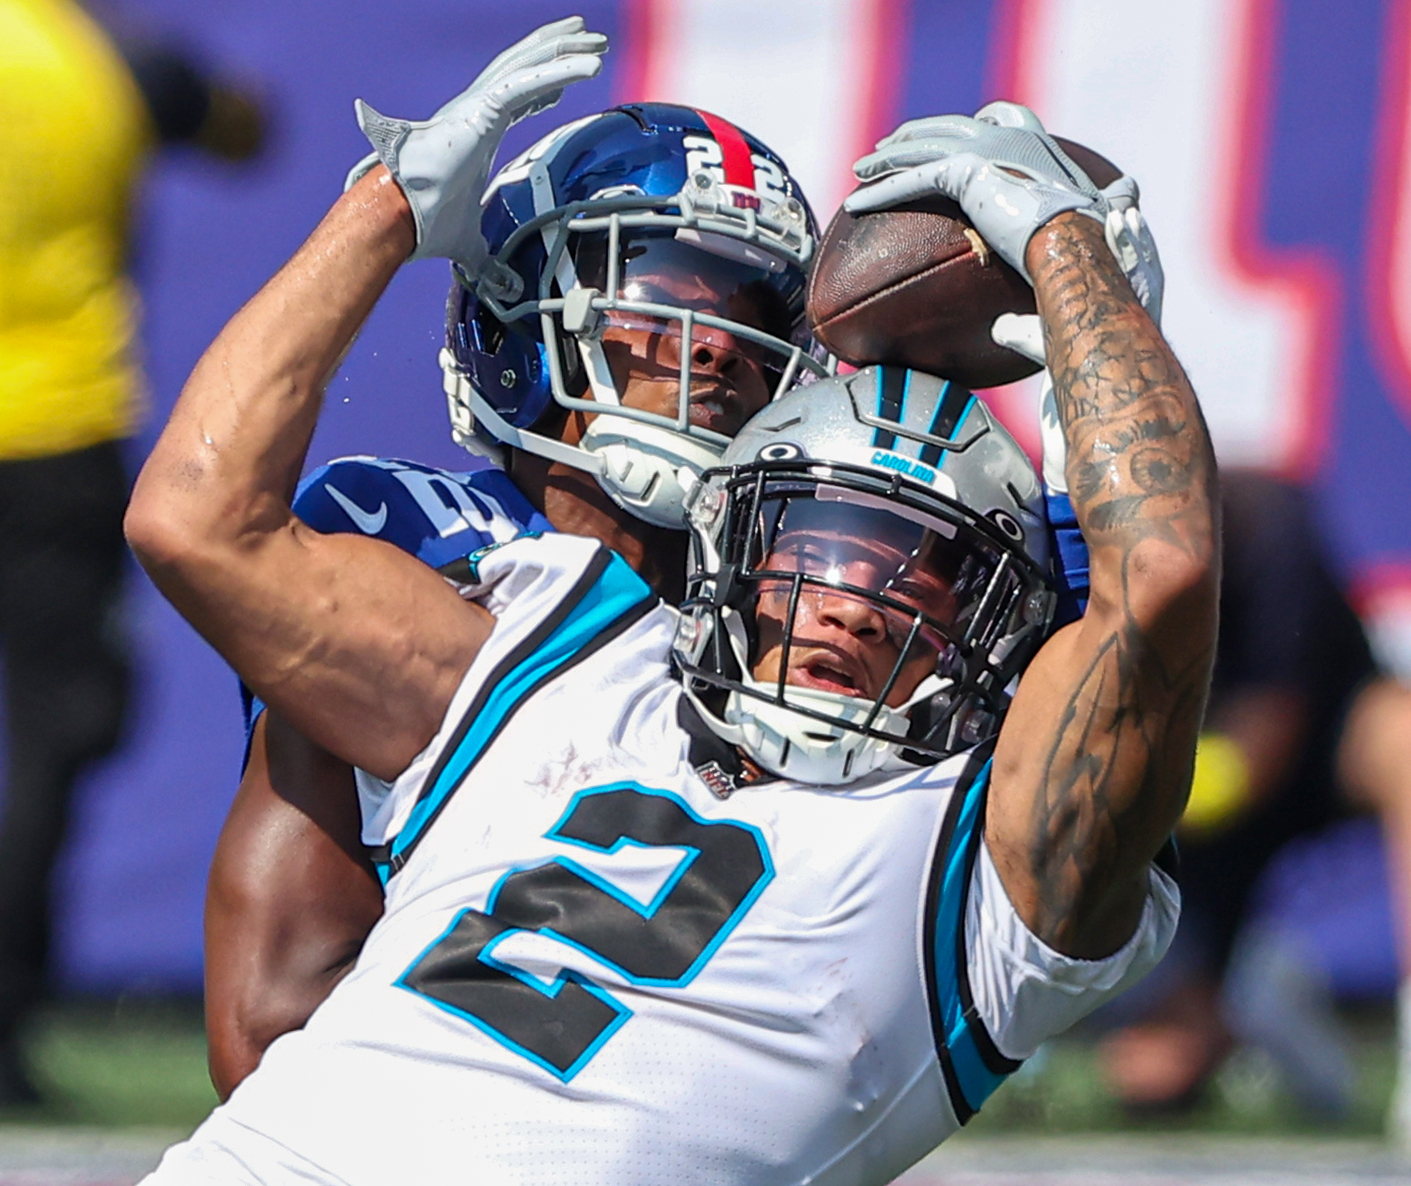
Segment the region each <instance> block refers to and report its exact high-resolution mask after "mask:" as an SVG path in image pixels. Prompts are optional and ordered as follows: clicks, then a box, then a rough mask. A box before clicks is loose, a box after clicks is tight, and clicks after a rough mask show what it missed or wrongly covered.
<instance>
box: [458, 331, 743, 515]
mask: <svg viewBox="0 0 1411 1186" xmlns="http://www.w3.org/2000/svg"><path fill="white" fill-rule="evenodd" d="M441 371H442V376H443V386H444V388H445V392H446V401H447V404H448V406H449V409H450V414H451V436H452V438H453V439H454V440H455V442H456V443H457V444H458V445H460V446H461V447H462V448H464V449H467V450H469V451H470V452H472V453H478V454H481V455H483V456H486V457H489V458H490V459H491V460H492V461H494V462H495V463H496V464H498V465H502V464H503V457H502V456H501V455H500V450H499V449H497V448H496V447H494V446H490V445H487V444H486V443H485V442H484V440H483V439H482V438H481V437H480V435H479V434H478V433H477V431H476V427H477V424H478V425H480V426H483V427H484V429H485V430H486V431H487V432H488V433H489V434H490V435H491V436H492V437H494V438H495V440H497V441H499V442H500V443H501V445H508V446H510V447H511V448H514V449H521V450H523V451H524V452H525V453H533V454H534V455H535V456H537V457H544V458H547V459H548V460H549V461H557V462H561V463H562V464H564V465H571V466H573V467H574V468H575V469H581V470H585V471H586V472H588V473H590V474H592V475H593V476H594V477H595V478H597V480H598V485H600V486H601V487H602V488H603V489H604V490H605V491H606V492H607V495H608V497H609V498H611V499H612V500H613V502H615V503H617V505H618V506H620V507H622V508H623V510H625V511H629V512H630V513H631V514H633V515H635V516H636V517H637V518H639V519H642V520H644V521H645V522H647V523H650V524H652V525H653V526H654V527H667V528H670V529H672V530H674V531H684V530H685V529H686V510H685V505H684V504H685V501H686V495H687V494H688V493H689V492H690V491H691V489H692V487H694V486H695V484H696V480H697V478H698V476H699V475H700V474H701V472H702V471H703V470H707V469H709V468H710V467H711V466H713V465H716V464H718V463H719V461H720V455H721V454H722V453H723V452H724V451H725V445H724V443H721V444H719V445H717V444H714V443H712V442H710V441H705V440H701V439H700V438H698V437H693V436H687V435H686V434H684V433H681V432H676V431H674V430H672V429H669V428H662V427H660V426H658V425H655V424H644V423H642V422H641V421H640V420H629V419H628V418H627V417H626V416H617V415H613V414H612V412H611V408H612V407H613V406H615V405H616V403H617V400H616V393H613V398H612V399H611V401H608V400H603V401H601V402H602V403H603V405H604V407H605V408H607V409H609V410H608V411H606V412H604V413H602V414H599V415H597V416H595V417H594V418H593V422H592V423H591V424H590V425H589V426H588V429H587V431H586V432H585V433H584V434H583V439H582V441H581V442H580V443H579V444H577V445H568V444H565V443H564V442H562V441H556V440H554V439H553V438H552V437H546V436H544V435H543V434H541V433H537V432H534V431H532V430H531V429H527V428H515V427H514V426H513V425H511V424H510V423H509V422H508V421H506V420H505V419H504V418H503V417H501V416H500V414H499V413H498V412H496V411H495V409H494V408H492V407H491V406H490V405H489V403H487V402H486V400H485V398H484V397H483V396H482V395H481V394H480V393H479V392H478V391H476V390H475V387H474V386H473V385H472V384H471V382H470V379H469V378H468V377H467V376H466V375H465V373H464V372H462V371H461V370H460V369H459V368H457V366H456V365H455V359H454V358H453V357H452V356H451V353H450V351H448V350H442V351H441Z"/></svg>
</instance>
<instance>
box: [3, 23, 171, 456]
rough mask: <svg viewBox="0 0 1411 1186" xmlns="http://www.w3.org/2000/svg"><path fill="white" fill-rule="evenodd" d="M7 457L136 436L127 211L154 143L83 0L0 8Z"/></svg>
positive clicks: (134, 93) (143, 112)
mask: <svg viewBox="0 0 1411 1186" xmlns="http://www.w3.org/2000/svg"><path fill="white" fill-rule="evenodd" d="M0 128H4V130H5V131H4V148H3V150H0V459H15V458H26V457H44V456H49V455H52V454H55V453H65V452H69V451H71V450H74V449H81V448H84V447H86V446H89V445H94V444H97V443H99V442H102V441H108V440H113V439H116V438H119V437H123V436H126V435H128V434H129V433H131V432H132V430H133V428H134V427H135V423H136V420H137V416H138V413H139V411H140V403H141V394H140V385H139V379H138V375H137V371H136V368H135V366H134V364H133V361H132V359H131V356H130V345H131V340H132V334H133V328H134V323H135V320H136V313H137V303H136V297H135V295H134V293H133V291H132V288H131V286H130V285H129V283H128V281H127V279H126V277H125V274H124V269H125V263H126V259H125V255H126V244H127V222H128V205H129V200H130V197H131V193H132V188H133V183H134V182H135V180H136V178H137V174H138V172H139V170H140V169H141V166H142V163H143V158H144V156H145V154H146V152H147V150H148V148H149V147H150V146H151V144H152V143H153V135H154V134H153V131H152V126H151V120H150V116H149V115H148V113H147V109H146V107H145V105H144V103H143V100H142V96H141V94H140V93H139V91H138V89H137V85H136V83H135V82H134V81H133V79H132V76H131V74H130V73H129V72H128V70H127V67H126V65H125V64H124V62H123V60H122V58H121V57H120V56H119V55H118V52H117V51H116V49H114V48H113V46H112V44H111V43H110V42H109V41H108V39H107V37H106V36H104V34H103V33H102V31H101V30H100V29H98V28H97V26H96V25H94V23H93V22H92V21H91V20H90V19H89V18H88V16H87V15H85V13H84V12H83V11H82V9H80V8H79V7H78V5H77V4H75V3H72V2H71V0H0Z"/></svg>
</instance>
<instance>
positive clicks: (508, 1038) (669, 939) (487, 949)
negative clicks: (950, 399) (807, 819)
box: [395, 781, 774, 1083]
mask: <svg viewBox="0 0 1411 1186" xmlns="http://www.w3.org/2000/svg"><path fill="white" fill-rule="evenodd" d="M609 797H610V798H609ZM642 811H646V812H647V813H648V814H647V815H646V816H643V814H642ZM634 816H635V818H634ZM585 817H586V818H585ZM595 829H596V831H597V833H598V834H597V836H596V837H595V836H594V831H595ZM716 829H728V831H717V830H716ZM629 830H635V831H636V832H637V833H638V834H637V835H629ZM652 832H655V833H656V836H657V838H656V839H655V840H653V839H647V838H644V837H643V835H642V834H641V833H652ZM673 832H679V833H682V835H680V836H674V835H672V833H673ZM544 836H545V838H546V839H549V840H554V841H557V842H559V843H563V844H571V845H577V846H580V847H583V848H587V849H589V850H591V851H594V852H600V853H609V854H610V853H613V852H617V851H618V850H620V849H621V848H623V847H624V846H626V845H629V844H630V845H635V846H638V847H643V848H660V847H672V848H684V849H685V850H686V856H685V857H684V858H683V859H682V861H681V862H680V864H679V865H678V866H677V868H676V869H675V870H674V871H673V872H672V873H671V875H670V876H668V878H667V879H666V882H665V883H664V884H663V885H662V886H661V888H660V889H659V890H658V891H657V893H656V894H655V895H654V896H653V899H652V901H651V902H649V903H647V904H646V905H645V906H643V905H642V903H640V902H638V901H637V900H636V899H634V898H631V897H630V896H628V895H627V894H625V893H623V892H622V891H621V890H620V889H618V888H617V887H616V886H614V885H613V884H612V883H611V882H609V881H607V880H605V879H604V878H602V877H601V876H599V875H598V874H596V873H593V872H592V871H590V870H588V869H586V868H584V867H583V866H582V865H580V864H579V863H578V862H577V861H574V860H572V859H571V858H567V857H554V858H552V859H551V860H549V861H544V862H539V863H538V864H535V865H530V866H524V867H520V868H515V869H511V870H508V871H507V872H506V873H505V874H503V875H502V876H501V877H500V879H499V880H498V881H497V882H496V883H495V886H494V888H493V889H492V890H491V891H490V894H489V896H488V897H487V899H486V904H485V910H484V911H478V910H475V909H474V908H467V909H465V910H462V911H460V912H459V913H457V915H456V916H455V918H454V919H453V920H452V921H451V924H450V925H449V926H448V927H447V928H446V929H445V930H444V931H443V932H442V933H441V934H440V935H439V936H438V937H437V938H436V940H435V941H434V942H432V943H431V944H429V945H428V946H427V947H426V948H425V950H423V951H422V953H421V954H420V955H419V956H417V958H416V959H415V960H414V961H412V964H411V965H410V966H409V967H408V968H407V970H406V971H405V972H403V973H402V975H401V976H400V977H399V978H398V979H397V981H396V982H395V983H396V985H397V987H399V988H404V989H406V990H407V991H409V992H412V993H415V994H416V995H417V996H419V997H421V998H423V999H424V1000H427V1001H429V1002H430V1003H431V1004H432V1005H434V1006H436V1007H437V1008H439V1009H442V1010H443V1011H445V1012H447V1013H450V1014H452V1015H453V1016H455V1017H457V1018H459V1019H460V1020H462V1021H465V1022H467V1023H469V1024H470V1025H472V1026H474V1027H475V1028H476V1029H479V1030H480V1031H481V1032H482V1033H485V1034H486V1035H488V1036H489V1037H491V1038H492V1039H494V1040H495V1041H496V1042H498V1043H499V1044H500V1045H502V1046H504V1047H506V1048H507V1049H509V1050H512V1051H513V1052H514V1053H516V1054H518V1055H520V1056H521V1057H523V1058H526V1059H528V1060H529V1061H530V1062H532V1063H534V1064H535V1065H536V1066H539V1067H541V1068H542V1069H544V1070H546V1071H548V1072H549V1073H550V1074H552V1075H554V1076H555V1077H556V1078H558V1079H560V1080H561V1081H563V1082H565V1083H566V1082H568V1081H569V1080H570V1079H572V1078H573V1077H574V1076H575V1075H576V1074H578V1072H579V1071H581V1070H582V1069H583V1067H584V1066H586V1065H587V1063H588V1062H590V1061H591V1060H592V1058H593V1056H594V1055H596V1054H597V1052H598V1051H599V1050H600V1049H602V1047H603V1045H604V1044H605V1043H606V1042H607V1041H608V1040H609V1039H610V1038H611V1037H612V1035H613V1034H615V1033H616V1032H617V1031H618V1029H620V1028H621V1027H622V1026H623V1025H624V1024H626V1022H627V1021H628V1019H629V1018H630V1017H631V1016H632V1010H631V1009H629V1008H628V1007H627V1006H626V1005H624V1004H623V1003H622V1002H621V1001H619V1000H618V999H617V998H616V997H615V996H614V995H613V994H612V993H611V992H610V991H608V990H607V989H606V988H604V987H603V986H602V985H600V984H598V983H597V982H596V981H594V980H593V979H591V978H590V977H588V976H586V975H584V974H582V973H580V972H576V971H574V970H571V969H567V968H560V969H559V972H558V975H557V977H556V978H555V979H554V981H553V982H552V983H549V984H546V983H545V982H544V981H543V980H540V979H539V978H538V977H536V976H532V975H530V974H529V973H526V972H524V971H522V970H521V969H519V968H517V967H515V966H514V965H513V964H509V963H506V962H504V961H501V960H498V959H496V958H495V957H494V949H495V948H496V947H497V946H498V945H499V943H500V942H501V941H502V940H504V939H505V938H507V937H508V936H509V935H511V934H514V933H517V932H519V931H530V932H533V933H538V934H542V935H547V936H548V937H549V938H551V939H553V940H555V941H556V942H559V943H563V944H565V945H566V946H569V947H572V948H574V949H575V950H578V951H581V952H583V953H584V954H586V955H587V956H589V957H590V958H591V959H592V960H594V961H595V962H596V963H598V964H601V965H602V966H604V967H607V968H611V969H612V970H613V971H614V972H616V973H617V974H618V975H620V976H621V977H622V978H623V979H624V980H626V981H627V982H628V983H629V984H633V985H644V986H653V987H666V988H679V987H683V986H685V985H686V984H689V983H690V982H691V981H692V980H693V979H695V977H696V976H697V975H699V973H700V972H701V970H702V969H703V968H704V967H705V965H706V964H707V963H709V962H710V960H711V958H712V957H713V956H714V955H715V953H716V951H718V950H719V948H720V945H721V944H722V943H724V942H725V940H726V939H727V938H729V936H730V934H731V933H732V932H733V931H734V929H735V927H736V926H737V925H738V924H739V922H740V920H741V919H742V918H743V917H744V915H745V914H746V913H747V912H748V911H749V909H750V908H751V907H752V906H753V905H754V903H755V901H756V900H758V898H759V896H760V894H761V893H763V892H764V889H765V887H766V886H767V885H768V884H769V882H770V881H772V880H773V878H774V864H773V861H772V859H771V857H770V855H769V848H768V845H767V844H766V842H765V838H764V835H763V833H762V832H761V831H760V829H759V828H757V827H755V826H754V825H753V824H748V823H744V822H742V821H740V820H721V819H707V818H705V817H703V816H701V815H699V814H698V813H697V812H696V811H695V810H694V809H693V808H692V807H691V806H690V804H689V803H687V802H686V801H685V800H684V799H683V798H682V797H681V796H680V795H677V794H675V793H674V792H671V791H664V790H656V789H653V788H649V787H644V786H642V785H641V784H640V783H637V782H634V781H623V782H617V783H613V784H611V785H608V786H603V787H593V788H589V789H587V790H583V791H579V792H578V793H577V794H575V795H574V796H573V798H572V800H570V802H569V804H568V807H567V808H566V809H565V810H564V812H563V814H562V815H561V816H560V817H559V819H558V821H557V822H556V823H555V824H554V825H553V827H551V828H550V829H549V830H548V831H547V832H545V833H544ZM608 836H612V837H613V839H612V842H611V843H603V842H602V841H603V840H604V839H605V838H606V837H608ZM687 836H694V837H695V838H696V839H708V840H709V841H710V842H711V843H710V844H709V845H708V846H701V845H696V844H690V843H685V842H684V840H685V839H686V837H687ZM705 847H709V848H711V850H712V851H711V852H710V853H709V854H705V853H704V849H705ZM703 854H704V856H705V859H704V860H703V859H702V858H703ZM693 871H694V874H693ZM516 879H517V880H516ZM540 883H543V884H542V885H541V884H540ZM722 883H723V885H722ZM732 883H733V885H732ZM526 886H528V887H529V888H528V889H525V887H526ZM507 888H509V889H510V891H511V893H510V899H511V901H510V902H509V904H508V905H507V906H506V904H505V899H504V898H503V897H502V894H504V892H505V891H506V889H507ZM516 891H523V892H520V893H518V895H516ZM536 891H537V894H536ZM593 894H597V895H600V898H601V899H606V900H607V901H608V902H610V903H612V905H611V906H607V907H606V911H607V913H608V914H609V915H612V914H614V913H615V914H616V915H617V918H616V922H615V924H614V926H613V927H612V928H610V931H611V930H616V931H618V932H619V934H618V935H613V934H611V933H608V934H606V935H604V936H603V938H604V939H605V940H606V942H604V943H601V944H599V945H597V946H589V945H588V944H587V943H584V942H582V941H580V940H579V939H575V938H574V937H573V936H572V935H571V934H568V933H565V932H566V931H567V930H570V929H571V928H572V927H573V926H574V925H575V922H576V921H577V920H575V918H574V916H573V914H574V911H573V907H574V903H575V902H580V903H584V902H586V903H588V906H589V911H590V912H591V907H592V906H593V905H596V906H597V907H598V911H597V912H598V913H602V911H603V904H602V902H601V900H600V901H598V902H597V903H593V902H592V901H591V895H593ZM516 896H517V897H518V900H514V899H516ZM614 907H617V908H621V907H625V908H626V909H627V911H628V912H630V914H631V915H632V916H635V918H636V919H638V920H640V922H638V923H636V924H635V932H634V933H633V934H629V935H628V936H626V938H625V939H622V941H621V942H619V941H618V939H620V938H621V934H620V932H621V931H622V926H621V924H622V922H623V920H624V918H626V916H625V915H623V914H622V913H621V911H620V909H618V910H614ZM726 907H728V909H726ZM664 910H665V911H668V912H673V911H674V913H675V915H676V917H675V918H673V919H672V922H671V925H670V926H656V927H652V926H651V925H650V924H652V923H654V922H655V920H656V919H657V918H658V916H659V915H661V913H662V912H663V911H664ZM497 912H498V913H500V914H508V915H510V917H511V919H513V918H514V917H515V915H516V914H519V915H521V916H526V915H527V914H528V913H530V912H532V913H537V914H553V913H555V912H557V914H558V915H559V916H560V918H561V919H562V922H563V923H564V924H565V925H564V926H563V927H562V929H561V928H560V927H555V926H552V925H544V924H542V923H539V924H535V925H519V923H517V922H515V921H507V920H506V919H505V918H503V917H496V915H497ZM580 914H581V911H580ZM629 921H630V920H629ZM663 921H665V920H663ZM589 929H592V928H591V925H590V926H589ZM629 929H631V928H629ZM643 940H648V943H647V946H648V950H647V951H646V952H645V953H643V952H639V951H635V950H632V947H631V945H632V943H633V942H634V941H635V942H637V943H638V944H639V945H640V944H641V943H642V941H643ZM624 944H626V945H627V946H626V947H625V948H624ZM604 947H615V948H617V950H616V951H615V952H612V953H605V951H604ZM614 955H615V956H616V958H614ZM625 957H630V958H625ZM688 957H689V958H688ZM633 961H640V962H639V966H638V968H637V970H636V971H634V970H633V968H632V967H630V966H628V964H629V963H630V962H633ZM683 961H684V962H683ZM643 964H645V965H655V966H650V967H645V968H644V967H643V966H642V965H643ZM651 972H656V973H658V974H655V975H653V974H650V973H651ZM524 988H529V989H532V990H533V993H534V994H535V995H533V996H529V995H526V994H525V993H524V991H523V989H524ZM477 998H478V1000H477ZM472 1000H477V1003H476V1005H475V1006H471V1005H469V1004H468V1002H470V1001H472ZM547 1002H554V1003H555V1004H554V1005H553V1006H550V1005H548V1003H547ZM477 1010H478V1011H477ZM486 1014H491V1015H497V1019H498V1021H499V1024H496V1020H494V1019H492V1017H487V1016H486ZM535 1026H538V1027H539V1029H538V1032H532V1031H534V1027H535ZM513 1029H518V1030H520V1031H521V1033H520V1035H519V1038H520V1039H523V1038H526V1037H528V1038H532V1039H533V1040H536V1041H538V1042H539V1043H540V1048H539V1049H534V1048H532V1047H531V1046H529V1045H527V1044H526V1041H524V1040H519V1039H517V1038H516V1036H515V1035H514V1034H513V1033H511V1032H509V1031H510V1030H513Z"/></svg>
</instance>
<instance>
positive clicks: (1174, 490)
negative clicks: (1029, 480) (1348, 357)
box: [1027, 213, 1218, 612]
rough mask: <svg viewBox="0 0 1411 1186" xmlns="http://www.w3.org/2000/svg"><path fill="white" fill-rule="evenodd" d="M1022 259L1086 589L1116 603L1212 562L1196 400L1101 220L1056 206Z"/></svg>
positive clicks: (1214, 514) (1208, 482)
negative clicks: (1085, 556) (1059, 432)
mask: <svg viewBox="0 0 1411 1186" xmlns="http://www.w3.org/2000/svg"><path fill="white" fill-rule="evenodd" d="M1027 260H1028V263H1029V267H1030V271H1031V273H1032V275H1033V277H1034V288H1035V295H1036V299H1037V302H1038V307H1039V314H1040V316H1041V318H1042V320H1043V325H1044V336H1045V346H1046V351H1047V356H1048V360H1049V368H1050V371H1051V373H1052V375H1053V382H1054V393H1055V398H1056V402H1057V405H1058V412H1059V418H1060V421H1061V423H1062V426H1063V433H1064V438H1065V443H1066V446H1067V461H1066V466H1065V470H1066V476H1067V479H1068V488H1069V492H1070V495H1071V497H1072V501H1073V507H1074V511H1075V512H1076V514H1077V517H1078V522H1079V524H1080V526H1081V527H1082V529H1083V536H1084V538H1085V539H1086V541H1087V544H1088V547H1089V549H1090V551H1091V553H1092V570H1093V571H1092V590H1093V595H1094V596H1095V597H1098V598H1101V599H1103V600H1104V601H1106V602H1107V603H1108V604H1109V605H1113V606H1118V605H1121V604H1122V603H1123V602H1124V600H1125V599H1126V598H1125V597H1124V592H1123V591H1124V589H1132V588H1134V587H1136V588H1138V590H1139V591H1144V590H1141V588H1140V587H1141V586H1152V587H1153V588H1154V589H1159V590H1160V591H1161V592H1166V591H1167V590H1165V589H1163V588H1162V586H1165V585H1179V584H1181V583H1183V582H1185V581H1186V580H1187V579H1188V578H1189V577H1191V576H1196V577H1201V576H1204V575H1205V574H1207V573H1209V572H1213V571H1214V569H1215V567H1216V566H1217V563H1218V556H1217V531H1218V527H1217V524H1218V496H1217V491H1216V484H1215V462H1214V454H1213V452H1212V450H1211V447H1210V439H1209V436H1208V434H1207V432H1206V429H1205V423H1204V419H1203V418H1202V416H1201V412H1200V406H1199V404H1198V403H1197V402H1196V397H1195V392H1194V391H1193V390H1192V389H1191V385H1190V382H1189V380H1188V379H1187V378H1186V375H1185V372H1184V371H1183V370H1182V369H1181V365H1180V363H1179V362H1177V361H1176V358H1175V356H1174V355H1173V354H1172V352H1171V349H1170V347H1169V346H1168V345H1167V343H1166V341H1165V339H1164V338H1162V336H1161V333H1160V331H1159V330H1158V329H1157V328H1156V326H1155V325H1154V324H1153V323H1152V321H1151V318H1150V317H1149V316H1148V315H1147V313H1146V311H1145V310H1143V309H1142V307H1141V305H1140V303H1139V302H1138V300H1137V298H1136V295H1135V293H1133V291H1132V288H1131V285H1130V284H1129V283H1128V281H1127V279H1126V277H1125V276H1124V275H1123V274H1122V271H1121V268H1120V267H1119V266H1118V264H1117V262H1116V260H1115V259H1114V258H1113V256H1112V253H1111V252H1110V251H1109V250H1108V248H1107V245H1106V243H1105V241H1104V239H1103V233H1102V228H1101V226H1100V225H1099V224H1098V223H1097V222H1095V221H1094V220H1093V219H1090V218H1087V217H1084V216H1083V215H1080V214H1076V213H1072V214H1066V215H1060V216H1059V217H1058V218H1056V219H1054V220H1053V221H1052V222H1050V223H1048V224H1047V225H1046V226H1044V227H1042V228H1041V229H1040V230H1039V232H1038V233H1037V234H1036V235H1035V236H1034V238H1033V240H1032V241H1031V242H1030V244H1029V248H1028V252H1027ZM1138 608H1141V607H1138ZM1152 608H1153V609H1154V610H1156V611H1157V612H1159V610H1160V609H1161V608H1162V604H1161V602H1160V601H1159V600H1158V602H1157V603H1156V604H1155V605H1154V606H1153V607H1152Z"/></svg>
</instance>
